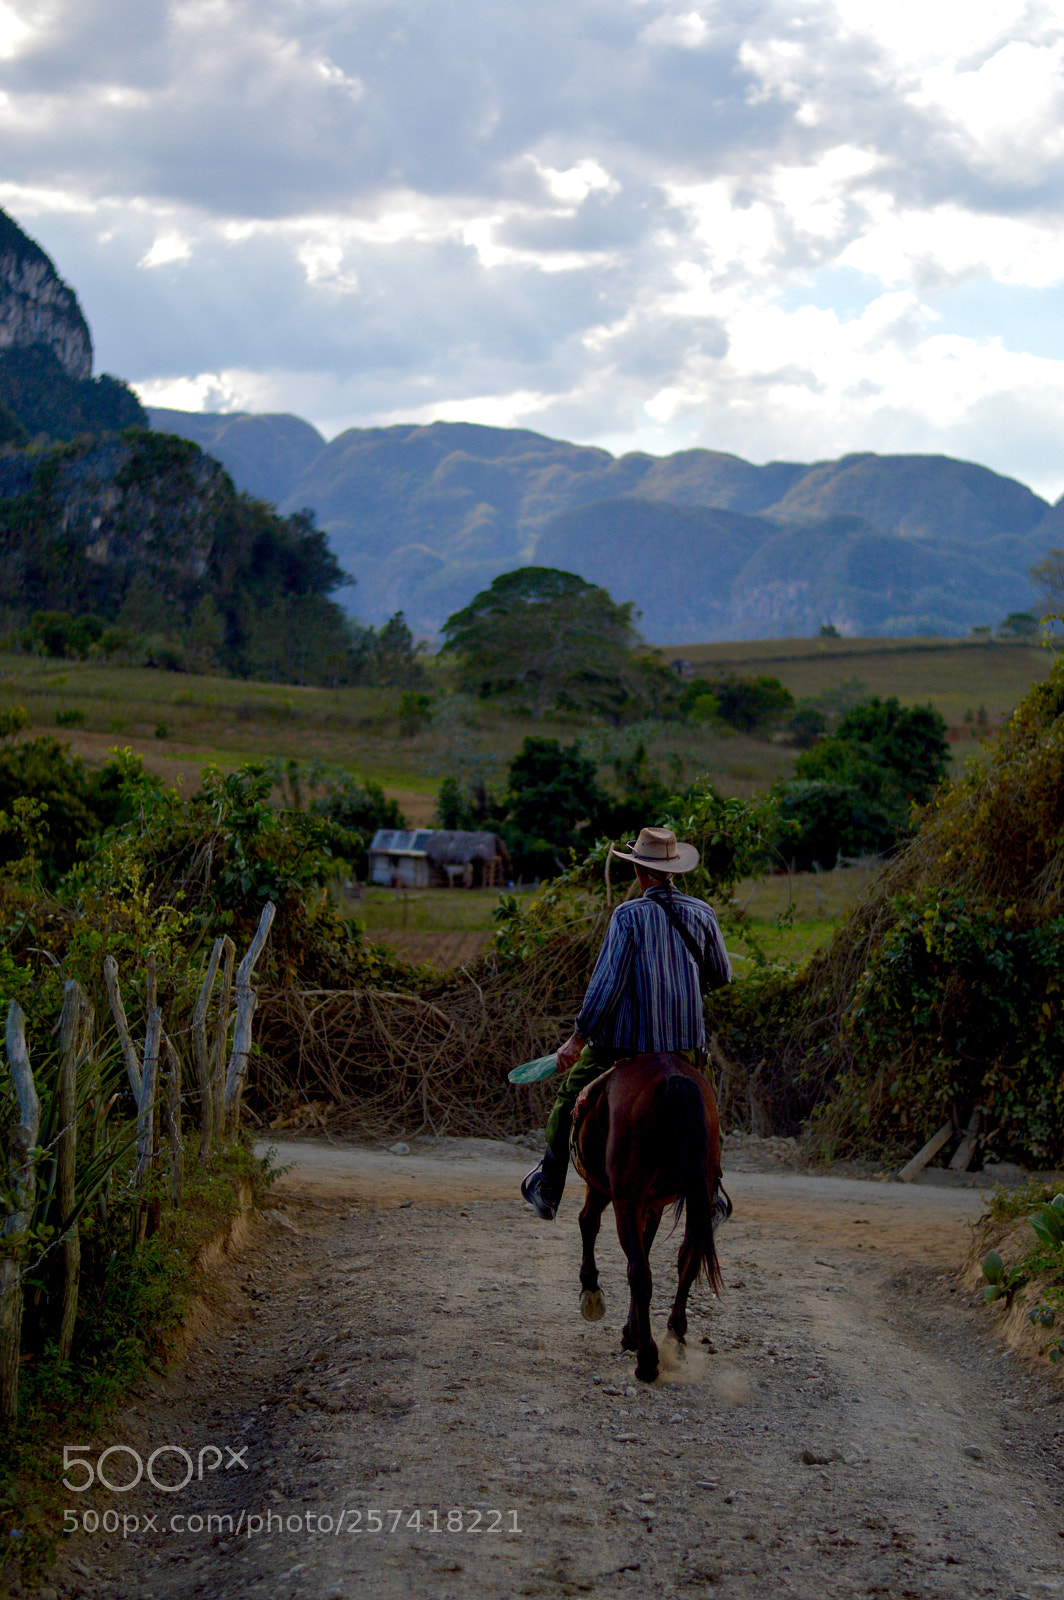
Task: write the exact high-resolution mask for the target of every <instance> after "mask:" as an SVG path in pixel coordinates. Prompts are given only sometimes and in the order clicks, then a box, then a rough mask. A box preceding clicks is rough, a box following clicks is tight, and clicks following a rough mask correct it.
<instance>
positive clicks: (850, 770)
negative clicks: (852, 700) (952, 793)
mask: <svg viewBox="0 0 1064 1600" xmlns="http://www.w3.org/2000/svg"><path fill="white" fill-rule="evenodd" d="M948 765H949V746H948V744H947V742H946V725H945V723H944V722H943V720H942V718H941V716H940V715H939V713H938V712H937V711H935V710H934V709H933V707H931V706H909V707H906V706H902V705H900V704H899V702H898V700H897V699H896V698H895V697H894V696H893V695H892V696H891V697H890V699H888V700H880V699H879V697H878V696H873V697H872V698H871V699H870V700H866V701H865V702H863V704H861V705H858V706H854V707H853V708H852V709H851V710H850V711H848V712H847V713H846V715H845V716H844V717H843V718H842V720H841V721H840V723H839V725H838V728H837V730H836V731H835V733H834V734H833V735H832V736H831V738H828V739H821V740H820V741H819V743H817V744H815V745H813V746H812V748H811V749H808V750H804V751H803V752H802V754H801V755H800V756H799V757H798V759H797V761H796V762H795V768H794V770H795V778H794V781H793V782H792V783H789V784H785V785H783V786H782V788H781V791H780V798H781V808H782V813H783V815H784V817H785V818H787V819H788V820H790V821H791V822H792V823H794V824H795V826H796V829H797V832H796V834H795V835H794V837H793V838H792V839H791V840H789V841H788V842H786V843H785V845H784V848H785V849H786V851H787V853H788V855H789V856H791V857H792V858H793V859H794V860H795V861H796V862H797V863H798V864H799V865H800V866H802V867H809V866H811V865H813V864H814V863H815V864H819V865H820V866H829V865H830V864H831V863H832V862H833V861H834V860H835V859H836V857H837V856H838V855H839V854H840V852H841V854H843V855H864V854H876V855H878V854H881V853H883V852H884V851H886V850H889V849H892V848H893V847H894V846H895V845H896V844H898V843H899V842H900V840H901V839H903V838H904V837H905V835H906V834H907V833H908V832H909V831H910V827H911V822H912V811H913V807H914V806H923V805H926V804H927V803H928V801H929V800H930V799H931V797H932V795H933V794H934V792H935V790H936V789H937V788H938V786H939V784H940V783H941V782H942V780H943V779H944V778H945V776H946V771H947V768H948Z"/></svg>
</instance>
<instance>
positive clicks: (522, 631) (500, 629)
mask: <svg viewBox="0 0 1064 1600" xmlns="http://www.w3.org/2000/svg"><path fill="white" fill-rule="evenodd" d="M633 609H634V607H633V603H632V602H631V601H626V602H624V603H623V604H621V605H618V604H617V602H616V601H614V600H612V599H611V598H610V596H609V594H608V593H607V592H606V590H605V589H600V588H597V587H596V586H595V585H594V584H591V583H586V582H585V581H584V579H583V578H579V577H577V575H576V574H575V573H574V572H560V571H558V569H557V568H555V567H519V568H518V569H517V571H516V572H504V573H503V574H502V575H501V577H498V578H496V579H495V580H494V581H493V583H492V584H491V586H490V588H487V589H484V590H482V591H481V593H480V594H478V595H476V596H474V598H473V599H472V600H471V601H470V603H469V605H467V606H466V607H465V608H464V610H462V611H456V612H455V613H454V615H453V616H450V617H448V618H447V621H446V622H445V623H444V625H443V634H444V645H443V648H444V650H447V651H451V652H453V653H454V654H455V655H457V656H458V657H459V659H460V666H459V680H460V684H461V687H462V688H463V689H465V690H466V691H467V692H468V693H472V694H477V695H481V696H489V695H499V696H505V697H507V698H509V699H511V700H514V701H516V702H517V703H519V704H523V705H526V706H527V707H528V710H529V712H530V714H531V715H532V716H533V717H539V716H541V715H542V713H543V712H544V711H545V710H546V709H547V708H548V707H551V706H556V705H558V704H559V703H561V704H563V705H567V706H572V707H582V708H585V709H588V710H604V711H609V710H611V709H613V708H614V707H615V706H616V704H617V701H618V695H620V699H621V700H623V699H624V698H625V688H624V680H625V677H626V675H627V674H628V673H629V671H630V669H631V667H632V652H633V650H634V649H635V647H636V646H637V645H638V644H639V643H640V642H641V641H640V639H639V635H638V634H637V633H636V630H635V626H634V623H633V620H632V614H633Z"/></svg>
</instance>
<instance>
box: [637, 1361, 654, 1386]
mask: <svg viewBox="0 0 1064 1600" xmlns="http://www.w3.org/2000/svg"><path fill="white" fill-rule="evenodd" d="M635 1375H636V1377H637V1378H638V1379H639V1381H640V1383H653V1382H654V1380H655V1379H656V1378H657V1375H658V1364H657V1361H655V1362H654V1365H653V1366H652V1367H651V1366H646V1367H644V1366H642V1365H639V1364H637V1365H636V1369H635Z"/></svg>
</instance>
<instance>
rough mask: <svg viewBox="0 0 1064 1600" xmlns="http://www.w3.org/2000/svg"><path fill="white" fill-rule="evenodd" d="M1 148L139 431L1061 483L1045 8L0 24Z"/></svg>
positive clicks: (1063, 225) (1059, 282)
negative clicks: (553, 449)
mask: <svg viewBox="0 0 1064 1600" xmlns="http://www.w3.org/2000/svg"><path fill="white" fill-rule="evenodd" d="M0 146H2V151H3V159H2V160H0V205H2V206H3V207H4V208H5V209H6V210H7V211H8V212H9V213H10V215H11V216H13V217H14V219H15V220H16V221H17V222H18V223H19V224H20V225H21V226H22V227H23V228H25V230H26V231H27V232H28V233H30V234H31V235H32V236H33V237H34V238H35V239H37V240H38V242H39V243H40V244H41V245H42V246H43V248H44V249H45V250H46V251H47V252H48V253H49V255H50V256H51V257H52V259H53V260H54V261H55V263H56V266H57V267H58V269H59V271H60V273H61V275H62V276H63V277H64V278H65V279H66V281H67V282H68V283H70V284H71V285H72V286H73V287H74V289H75V290H76V291H77V294H78V296H79V299H80V301H81V304H82V307H83V309H84V311H85V313H86V316H87V317H88V320H89V323H90V326H91V328H92V332H93V339H94V344H95V350H96V370H97V371H107V372H113V373H115V374H116V375H118V376H120V377H123V378H125V379H127V380H128V381H129V382H131V383H132V384H133V385H134V387H135V388H136V389H137V391H138V393H139V394H140V396H141V398H142V399H143V400H144V401H145V403H147V404H149V405H166V406H176V407H179V408H181V409H184V410H191V411H198V410H209V411H231V410H246V411H288V412H294V413H296V414H297V415H299V416H303V417H306V418H307V419H308V420H309V421H311V422H313V423H314V424H315V425H316V426H317V427H319V428H320V429H321V430H322V432H323V433H324V434H325V435H326V437H328V438H332V437H333V436H335V435H336V434H337V433H340V432H341V431H342V430H343V429H345V428H348V427H365V426H380V425H387V424H391V423H398V422H429V421H432V420H434V419H445V420H451V421H454V420H467V421H472V422H481V423H487V424H491V425H493V426H500V427H525V428H532V429H535V430H536V431H537V432H540V433H545V434H549V435H551V436H552V437H556V438H564V439H571V440H573V441H575V442H577V443H581V444H597V445H601V446H603V447H605V448H606V449H609V450H611V451H613V452H614V453H617V454H620V453H622V452H624V451H628V450H645V451H649V452H650V453H652V454H655V455H661V454H667V453H669V452H671V451H674V450H679V449H688V448H691V447H694V446H701V447H706V448H710V449H716V450H726V451H731V452H733V453H734V454H736V455H740V456H743V457H745V458H746V459H748V460H751V461H756V462H764V461H768V460H780V459H783V460H791V461H812V460H820V459H831V458H834V457H837V456H840V455H843V454H845V453H847V452H851V451H858V450H874V451H878V452H880V453H883V454H890V453H899V452H901V453H912V452H915V453H944V454H948V455H953V456H959V457H962V458H964V459H967V460H971V461H977V462H980V463H982V464H983V465H985V466H989V467H991V468H993V469H995V470H996V471H998V472H1002V473H1007V474H1009V475H1010V476H1013V477H1016V478H1019V479H1020V480H1021V481H1022V482H1024V483H1026V484H1028V485H1029V486H1030V487H1031V488H1033V489H1035V490H1036V491H1037V492H1038V493H1040V494H1043V495H1045V496H1046V497H1047V498H1049V499H1053V500H1055V499H1057V498H1058V497H1059V496H1061V495H1062V494H1064V449H1062V441H1064V0H1055V3H1045V0H1031V3H1021V0H966V3H965V4H963V5H960V4H953V3H942V0H890V3H889V4H884V3H883V0H877V3H876V4H875V5H872V4H868V3H866V0H803V3H802V5H801V7H800V8H798V7H796V6H794V5H793V4H792V3H789V0H608V3H607V0H173V3H169V4H163V3H158V0H0Z"/></svg>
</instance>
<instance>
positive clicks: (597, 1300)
mask: <svg viewBox="0 0 1064 1600" xmlns="http://www.w3.org/2000/svg"><path fill="white" fill-rule="evenodd" d="M580 1315H581V1316H582V1317H583V1319H584V1321H585V1322H599V1321H601V1319H602V1318H603V1317H604V1316H605V1315H606V1302H605V1300H604V1299H603V1297H602V1290H601V1289H581V1291H580Z"/></svg>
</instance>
